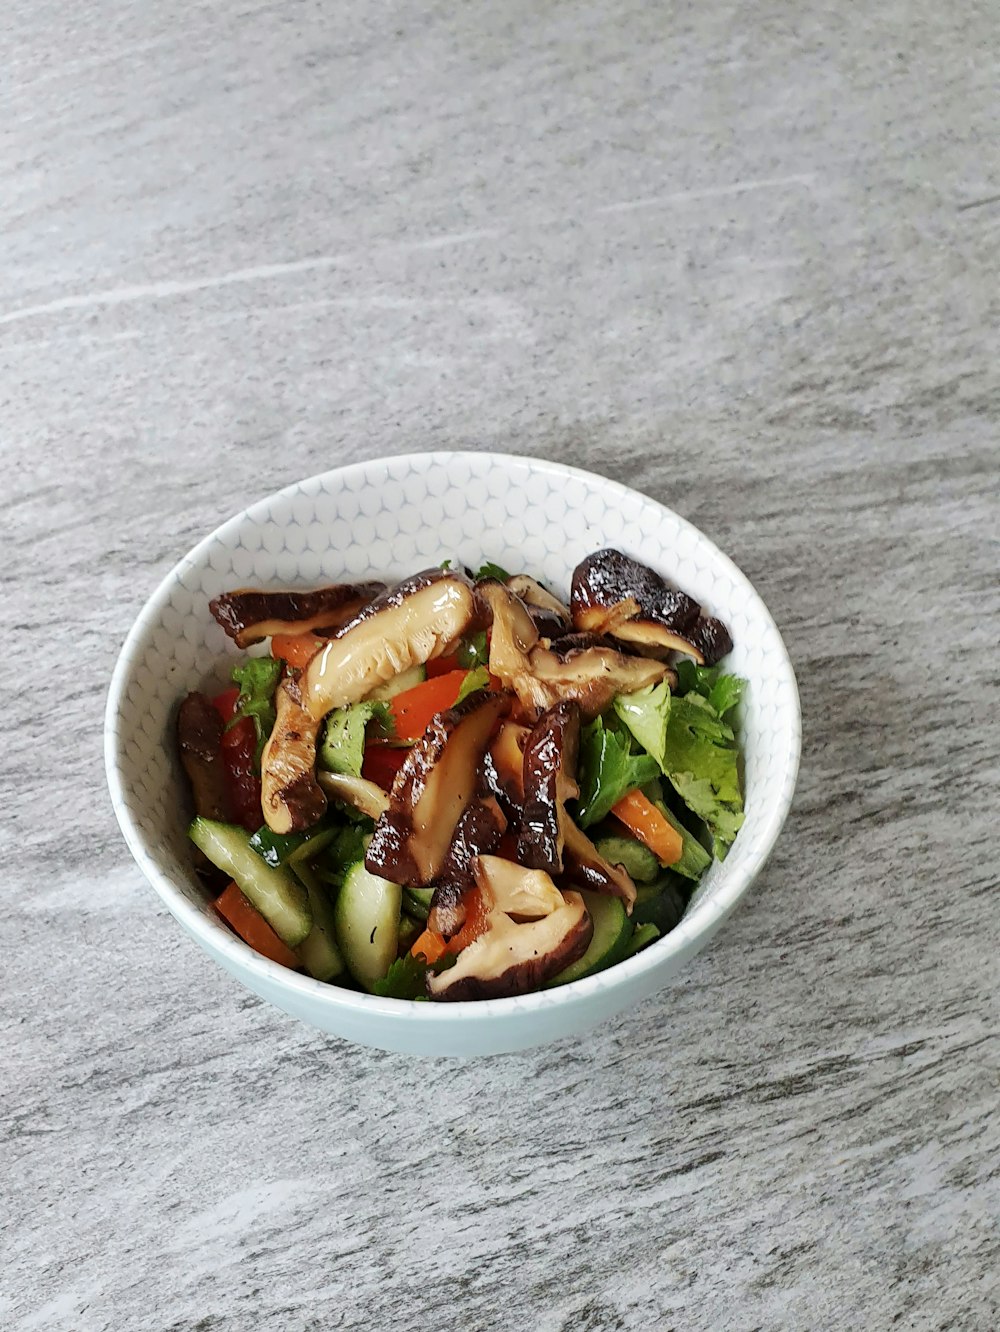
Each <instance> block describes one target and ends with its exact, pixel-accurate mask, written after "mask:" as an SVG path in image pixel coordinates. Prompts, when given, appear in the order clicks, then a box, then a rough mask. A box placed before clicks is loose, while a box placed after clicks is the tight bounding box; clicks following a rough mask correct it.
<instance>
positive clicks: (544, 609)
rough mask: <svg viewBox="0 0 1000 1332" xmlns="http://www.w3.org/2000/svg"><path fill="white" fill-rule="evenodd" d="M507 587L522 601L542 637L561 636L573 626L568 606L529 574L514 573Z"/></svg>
mask: <svg viewBox="0 0 1000 1332" xmlns="http://www.w3.org/2000/svg"><path fill="white" fill-rule="evenodd" d="M507 587H508V589H509V590H510V591H511V592H513V594H514V596H515V597H520V599H521V601H523V602H524V604H525V606H526V607H527V608H528V614H529V615H530V616H531V618H532V621H533V622H534V625H535V628H536V629H537V630H538V632H539V634H540V635H541V636H542V638H549V639H552V638H561V637H562V635H563V634H568V633H569V632H570V630H571V629H572V628H573V620H572V617H571V616H570V612H569V607H568V606H564V605H563V603H562V602H561V601H560V600H559V598H558V597H554V596H553V595H552V593H551V592H549V591H548V590H547V589H546V588H544V587H542V585H541V583H539V582H537V581H536V580H535V579H534V578H532V577H531V576H530V575H529V574H516V575H515V576H514V577H513V578H511V579H508V582H507Z"/></svg>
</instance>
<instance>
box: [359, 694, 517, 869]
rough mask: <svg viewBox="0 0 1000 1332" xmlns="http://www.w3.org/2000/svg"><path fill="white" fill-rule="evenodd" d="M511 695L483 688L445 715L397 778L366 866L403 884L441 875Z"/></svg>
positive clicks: (440, 715)
mask: <svg viewBox="0 0 1000 1332" xmlns="http://www.w3.org/2000/svg"><path fill="white" fill-rule="evenodd" d="M510 702H511V700H510V695H509V694H506V693H489V692H487V691H486V690H480V691H478V692H477V693H474V694H470V695H469V697H468V698H466V699H465V700H464V701H463V702H461V703H458V704H456V706H455V707H453V708H449V709H448V710H447V711H446V712H439V713H438V715H437V716H436V717H434V718H433V720H432V721H431V722H430V723H429V725H428V727H427V729H426V731H425V732H424V734H423V736H422V737H421V739H420V740H418V741H417V743H416V744H415V745H414V746H413V748H412V749H411V750H410V752H409V754H407V756H406V758H405V759H404V760H403V765H402V767H401V768H400V769H399V772H398V773H397V774H396V778H395V781H394V782H393V784H392V791H391V792H390V795H389V808H388V809H387V810H386V811H385V813H384V814H383V815H382V816H381V818H380V819H379V821H378V823H377V824H376V825H375V834H374V836H373V837H372V840H371V843H370V844H369V847H368V854H367V856H366V857H365V864H366V865H367V866H368V868H369V869H370V870H371V871H372V873H374V874H381V875H383V876H384V877H385V878H387V879H391V880H393V882H395V883H404V884H408V885H410V886H411V887H420V886H423V885H427V884H429V883H433V882H434V881H435V879H437V878H438V876H439V874H440V872H441V867H442V865H443V864H444V861H445V857H446V856H447V854H448V850H449V847H450V846H451V841H452V838H453V836H454V833H455V828H456V825H457V824H458V821H459V819H460V818H461V817H462V814H463V813H464V812H465V808H466V806H467V805H468V803H469V801H470V800H471V799H472V797H473V795H474V794H475V793H476V789H477V786H478V781H479V774H478V770H479V762H480V760H481V759H482V756H483V753H484V751H485V749H486V746H487V745H488V744H489V742H490V738H491V736H492V734H493V731H494V730H495V729H496V725H497V723H498V722H499V720H500V718H501V717H502V716H503V715H504V713H505V712H506V711H507V709H508V708H509V707H510Z"/></svg>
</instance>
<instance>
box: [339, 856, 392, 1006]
mask: <svg viewBox="0 0 1000 1332" xmlns="http://www.w3.org/2000/svg"><path fill="white" fill-rule="evenodd" d="M402 902H403V890H402V888H401V887H400V886H399V884H398V883H392V882H391V881H390V880H389V879H383V878H380V877H379V876H378V875H376V874H372V873H371V872H370V871H369V870H367V869H365V864H364V861H358V862H357V863H356V864H354V865H352V866H351V867H350V869H349V870H348V871H347V873H346V874H345V875H344V886H343V887H342V888H341V890H340V892H339V893H338V894H337V901H336V904H335V906H334V909H333V910H334V922H335V925H336V932H337V947H338V949H339V950H340V953H341V956H342V957H343V959H344V965H345V966H346V967H347V970H348V971H349V972H350V974H351V975H352V976H353V978H354V979H355V980H356V981H357V982H358V984H359V985H361V986H363V987H364V989H366V990H369V991H371V989H372V986H373V985H374V984H375V982H376V981H378V980H383V979H384V978H385V975H386V972H387V971H388V970H389V968H390V967H391V966H392V964H393V962H395V960H396V954H397V952H398V948H399V918H400V914H401V910H402ZM383 913H384V918H382V919H380V916H382V915H383ZM380 926H388V929H387V931H386V933H385V935H384V936H383V937H382V938H378V939H377V942H376V938H377V935H378V930H379V927H380Z"/></svg>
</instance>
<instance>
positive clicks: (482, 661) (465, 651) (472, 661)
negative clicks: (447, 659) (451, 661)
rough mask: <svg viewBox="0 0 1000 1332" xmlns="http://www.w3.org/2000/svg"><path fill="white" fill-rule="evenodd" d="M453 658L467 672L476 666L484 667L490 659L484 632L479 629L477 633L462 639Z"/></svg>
mask: <svg viewBox="0 0 1000 1332" xmlns="http://www.w3.org/2000/svg"><path fill="white" fill-rule="evenodd" d="M455 656H456V657H457V658H458V664H459V666H462V667H464V669H465V670H467V671H471V670H474V669H475V668H476V667H477V666H485V665H486V663H487V662H488V661H489V659H490V652H489V648H488V647H487V646H486V630H485V629H481V630H480V631H479V633H477V634H470V635H469V637H468V638H463V639H462V641H461V643H459V645H458V651H457V652H456V653H455Z"/></svg>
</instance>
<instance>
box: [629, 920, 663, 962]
mask: <svg viewBox="0 0 1000 1332" xmlns="http://www.w3.org/2000/svg"><path fill="white" fill-rule="evenodd" d="M659 937H660V931H659V930H658V929H657V928H656V926H655V925H653V924H651V923H650V922H649V921H647V922H646V924H645V925H639V926H638V927H637V928H636V931H635V933H634V934H633V935H632V938H631V939H630V940H629V941H628V947H627V948H626V949H625V957H633V956H634V955H635V954H636V953H641V952H642V950H643V949H644V948H648V947H649V945H650V944H651V943H654V942H655V941H656V940H657V939H658V938H659ZM622 960H623V961H624V958H623V959H622Z"/></svg>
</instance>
